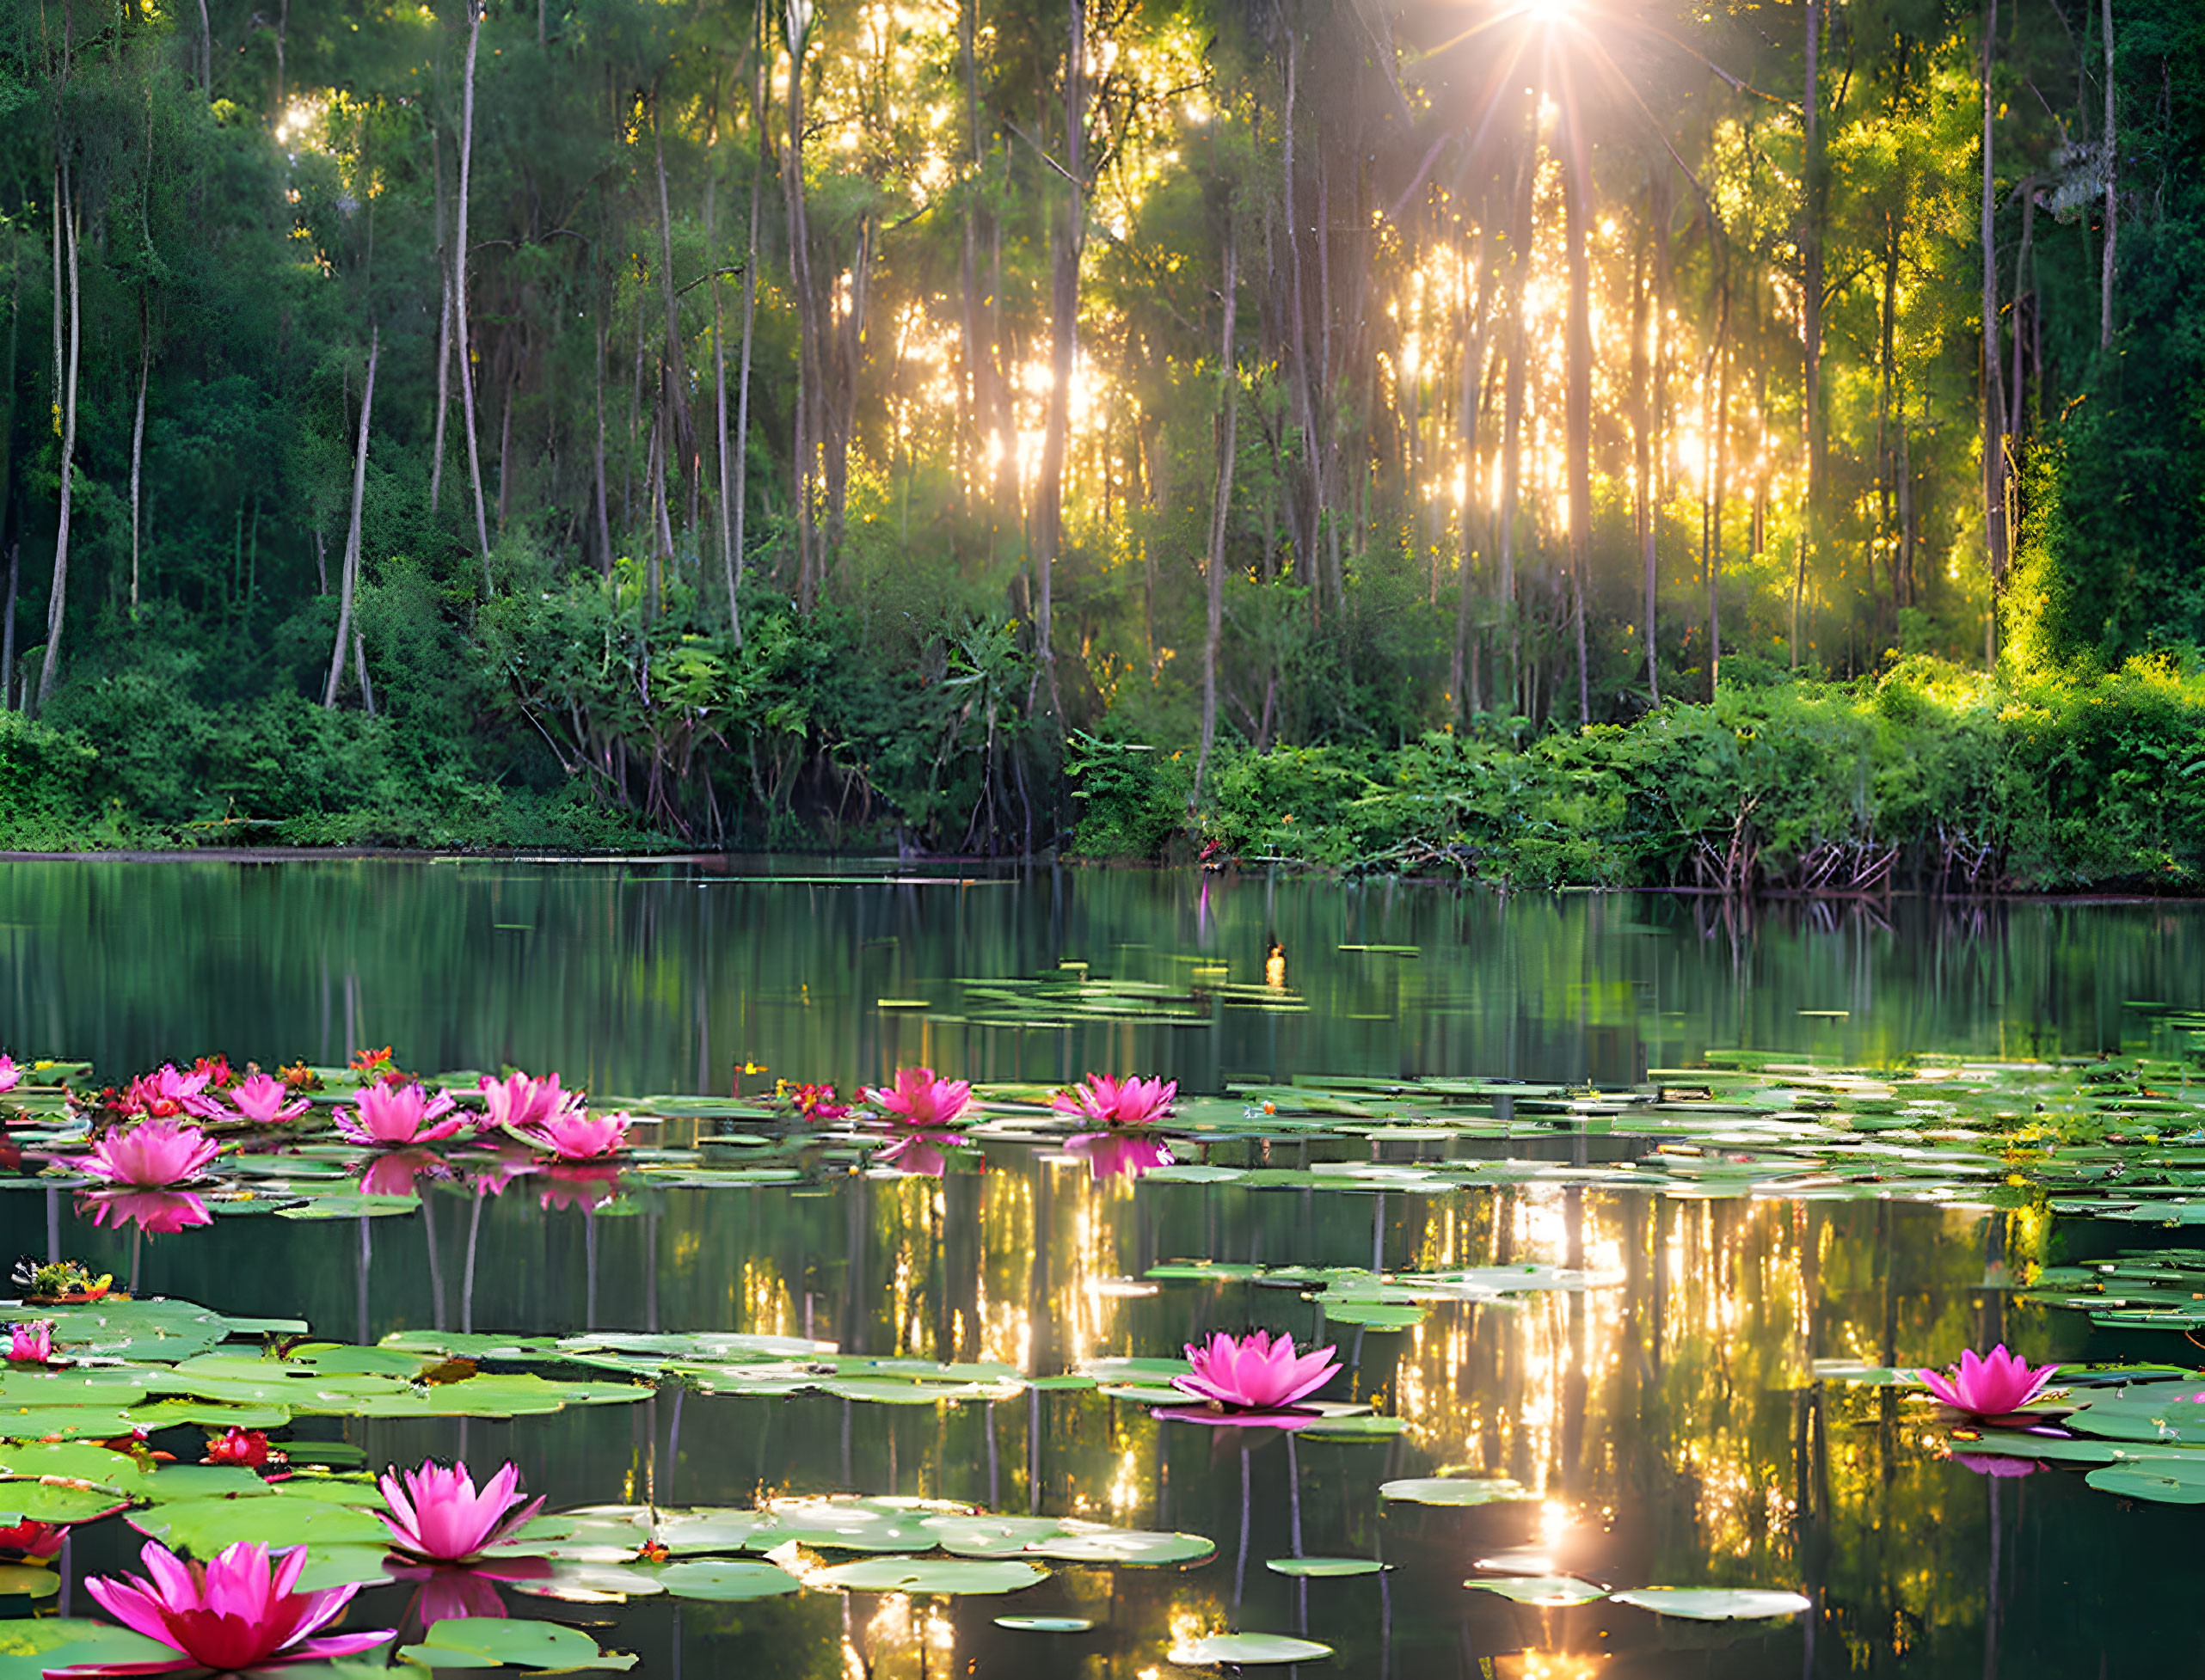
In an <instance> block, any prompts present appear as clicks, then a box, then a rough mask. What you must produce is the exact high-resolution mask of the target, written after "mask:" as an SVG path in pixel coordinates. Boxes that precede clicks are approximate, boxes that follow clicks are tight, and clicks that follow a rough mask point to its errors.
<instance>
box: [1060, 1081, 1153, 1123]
mask: <svg viewBox="0 0 2205 1680" xmlns="http://www.w3.org/2000/svg"><path fill="white" fill-rule="evenodd" d="M1178 1094H1179V1082H1178V1081H1177V1080H1176V1079H1174V1080H1170V1081H1166V1080H1163V1079H1127V1080H1123V1081H1120V1080H1116V1079H1113V1078H1112V1077H1111V1076H1109V1074H1107V1073H1090V1074H1089V1075H1088V1076H1087V1077H1086V1078H1085V1079H1084V1080H1083V1081H1082V1082H1080V1083H1078V1084H1077V1085H1074V1086H1072V1087H1071V1088H1068V1089H1066V1090H1063V1091H1060V1092H1059V1093H1058V1094H1057V1095H1056V1099H1055V1101H1053V1102H1052V1103H1051V1104H1050V1105H1049V1106H1050V1107H1053V1108H1054V1109H1055V1110H1056V1111H1057V1112H1058V1113H1060V1114H1074V1115H1077V1116H1078V1117H1079V1118H1080V1119H1085V1120H1093V1121H1095V1122H1096V1124H1098V1125H1108V1126H1128V1127H1134V1128H1138V1127H1140V1126H1150V1125H1156V1124H1158V1122H1159V1121H1161V1120H1163V1119H1166V1118H1167V1117H1168V1116H1169V1115H1170V1113H1171V1100H1172V1099H1173V1098H1174V1097H1176V1096H1177V1095H1178Z"/></svg>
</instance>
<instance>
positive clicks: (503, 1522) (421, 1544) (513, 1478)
mask: <svg viewBox="0 0 2205 1680" xmlns="http://www.w3.org/2000/svg"><path fill="white" fill-rule="evenodd" d="M376 1486H377V1487H380V1488H381V1489H382V1490H383V1500H384V1504H386V1505H389V1506H390V1511H387V1512H384V1513H381V1514H382V1516H383V1525H384V1527H385V1528H387V1529H389V1530H390V1537H391V1541H392V1542H393V1543H394V1544H395V1545H396V1547H397V1548H398V1549H399V1550H400V1551H402V1552H406V1553H409V1554H412V1555H413V1556H415V1557H417V1558H427V1559H429V1560H432V1561H433V1562H437V1563H464V1562H465V1561H466V1560H469V1559H470V1558H472V1557H475V1556H476V1555H477V1554H479V1553H481V1552H482V1549H483V1548H485V1547H488V1546H494V1545H496V1544H497V1543H498V1542H500V1541H501V1540H509V1539H511V1538H512V1537H513V1535H514V1534H515V1533H517V1532H518V1531H519V1530H520V1528H521V1527H522V1526H523V1525H524V1524H526V1523H527V1521H528V1520H529V1518H531V1517H533V1516H535V1515H536V1513H537V1511H541V1510H542V1509H543V1508H544V1501H543V1499H542V1498H541V1497H538V1498H537V1499H531V1500H530V1501H529V1502H528V1503H527V1504H526V1505H522V1506H521V1508H520V1509H519V1511H514V1510H513V1506H515V1505H519V1504H520V1493H519V1487H520V1470H519V1467H518V1466H517V1465H514V1464H512V1463H508V1464H507V1465H506V1467H505V1468H503V1469H501V1470H500V1471H499V1472H498V1473H497V1475H494V1476H492V1477H491V1478H490V1479H489V1481H487V1482H485V1483H483V1485H482V1492H481V1493H476V1491H475V1478H474V1477H473V1476H471V1475H468V1474H467V1467H466V1466H465V1465H464V1464H458V1463H455V1464H454V1465H453V1466H452V1467H451V1468H450V1469H448V1470H447V1469H445V1468H443V1467H442V1466H441V1465H439V1464H438V1463H437V1462H435V1461H434V1460H433V1459H432V1460H429V1461H427V1462H424V1463H423V1464H422V1466H421V1468H420V1469H418V1470H408V1471H407V1472H406V1473H405V1475H403V1476H401V1475H399V1474H398V1471H397V1469H396V1467H395V1466H394V1467H393V1468H390V1469H388V1470H385V1471H384V1473H383V1475H380V1476H379V1477H378V1478H377V1479H376Z"/></svg>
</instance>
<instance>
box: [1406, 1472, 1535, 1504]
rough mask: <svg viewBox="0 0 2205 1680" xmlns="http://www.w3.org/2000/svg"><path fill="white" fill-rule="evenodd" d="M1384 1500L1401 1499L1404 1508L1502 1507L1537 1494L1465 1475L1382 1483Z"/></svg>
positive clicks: (1511, 1484)
mask: <svg viewBox="0 0 2205 1680" xmlns="http://www.w3.org/2000/svg"><path fill="white" fill-rule="evenodd" d="M1534 1497H1535V1495H1533V1494H1532V1492H1531V1491H1530V1490H1529V1489H1528V1488H1526V1487H1524V1486H1523V1485H1522V1484H1521V1483H1520V1482H1514V1481H1506V1480H1488V1481H1477V1480H1472V1479H1471V1478H1470V1477H1466V1476H1412V1477H1410V1478H1408V1479H1406V1480H1404V1481H1389V1482H1385V1483H1382V1484H1381V1485H1380V1486H1379V1498H1380V1499H1398V1500H1400V1501H1401V1502H1402V1503H1403V1504H1405V1505H1500V1504H1504V1503H1506V1502H1508V1501H1510V1500H1514V1499H1532V1498H1534Z"/></svg>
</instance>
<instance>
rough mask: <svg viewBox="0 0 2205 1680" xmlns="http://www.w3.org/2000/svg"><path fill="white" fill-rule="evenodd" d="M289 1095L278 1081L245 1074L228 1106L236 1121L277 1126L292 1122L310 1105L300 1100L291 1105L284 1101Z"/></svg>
mask: <svg viewBox="0 0 2205 1680" xmlns="http://www.w3.org/2000/svg"><path fill="white" fill-rule="evenodd" d="M290 1094H291V1087H290V1086H288V1085H286V1084H285V1083H284V1082H283V1081H281V1080H280V1079H271V1078H269V1077H268V1076H267V1075H266V1074H264V1073H255V1074H249V1075H247V1076H246V1077H245V1078H244V1079H243V1081H242V1082H240V1083H239V1084H238V1086H237V1088H236V1089H235V1090H233V1091H232V1092H230V1106H231V1107H234V1108H236V1111H237V1113H238V1116H239V1118H240V1119H248V1120H250V1121H252V1123H253V1124H254V1125H282V1124H283V1123H284V1122H285V1121H286V1120H295V1119H298V1117H299V1116H300V1115H301V1114H304V1113H305V1112H306V1111H307V1110H308V1109H310V1108H311V1107H313V1106H314V1105H313V1104H312V1103H311V1102H310V1101H307V1100H306V1099H305V1098H304V1097H300V1098H299V1099H298V1101H294V1102H286V1101H284V1099H285V1098H286V1097H287V1096H289V1095H290Z"/></svg>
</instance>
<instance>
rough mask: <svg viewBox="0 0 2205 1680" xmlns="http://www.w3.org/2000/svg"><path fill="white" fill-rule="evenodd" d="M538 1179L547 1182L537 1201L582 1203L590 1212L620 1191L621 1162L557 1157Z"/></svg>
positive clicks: (561, 1205) (563, 1204)
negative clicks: (559, 1159) (570, 1159)
mask: <svg viewBox="0 0 2205 1680" xmlns="http://www.w3.org/2000/svg"><path fill="white" fill-rule="evenodd" d="M513 1176H515V1177H518V1176H519V1174H513ZM536 1179H537V1183H539V1184H541V1185H542V1186H544V1193H543V1194H542V1195H540V1196H538V1197H537V1205H539V1206H542V1207H544V1208H545V1209H546V1210H549V1209H551V1208H569V1207H578V1208H580V1209H581V1211H583V1212H585V1213H587V1212H589V1211H591V1210H592V1209H593V1208H600V1207H603V1206H604V1205H605V1204H606V1203H607V1202H609V1201H611V1199H613V1198H614V1197H616V1196H617V1195H618V1194H619V1193H620V1167H619V1164H618V1163H617V1162H609V1161H608V1162H583V1161H556V1162H552V1163H551V1165H550V1166H549V1167H546V1168H544V1169H543V1170H542V1171H541V1172H539V1173H538V1174H537V1175H536Z"/></svg>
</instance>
